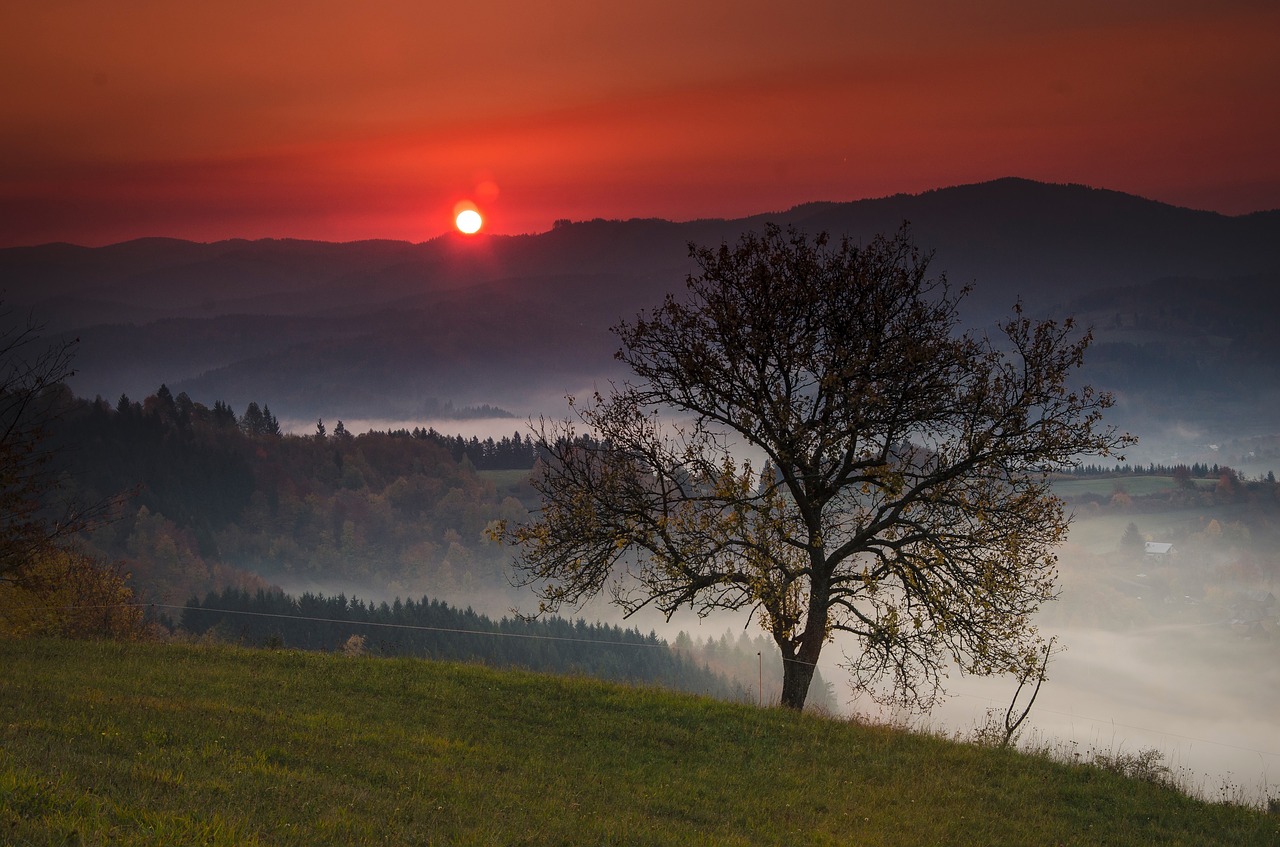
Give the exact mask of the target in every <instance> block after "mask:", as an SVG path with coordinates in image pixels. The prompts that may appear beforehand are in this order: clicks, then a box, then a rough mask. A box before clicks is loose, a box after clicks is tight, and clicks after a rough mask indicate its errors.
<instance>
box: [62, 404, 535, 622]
mask: <svg viewBox="0 0 1280 847" xmlns="http://www.w3.org/2000/svg"><path fill="white" fill-rule="evenodd" d="M54 402H56V404H57V405H58V406H59V407H60V408H59V410H58V414H57V422H56V425H55V426H54V428H53V430H52V431H51V432H50V434H49V438H50V443H51V445H52V446H53V448H54V451H55V453H56V455H57V457H58V462H59V464H60V468H59V469H60V472H61V477H62V481H63V484H64V487H65V488H66V489H68V492H69V493H70V494H72V495H74V496H76V497H78V498H79V499H81V500H84V501H86V502H98V501H100V500H104V499H107V498H111V497H114V496H117V495H123V497H122V499H121V501H120V503H119V506H118V508H117V510H116V515H117V518H118V519H117V520H114V521H111V522H108V523H105V524H104V525H102V526H99V527H98V528H97V529H95V530H94V531H92V532H91V533H90V534H89V535H88V537H87V538H86V539H85V540H86V542H87V545H88V547H89V548H90V551H91V552H94V553H97V554H99V555H101V556H103V557H104V558H106V559H108V560H122V561H123V562H124V563H125V566H126V568H127V569H128V570H130V571H131V572H132V573H133V585H134V587H135V590H136V591H137V592H138V594H139V595H140V597H141V598H142V599H145V600H154V601H160V602H182V601H184V600H186V599H187V598H188V597H190V596H192V594H200V593H203V592H205V591H207V590H213V589H221V588H222V587H224V586H225V585H237V586H244V587H265V586H267V585H269V584H272V583H283V584H294V585H303V586H305V585H326V584H327V585H339V586H346V587H348V588H350V587H359V586H377V587H378V589H379V590H380V591H384V592H386V593H387V594H388V595H390V594H397V593H398V594H411V593H430V594H431V595H432V596H437V597H457V596H461V595H463V594H468V595H474V593H476V592H480V591H489V590H499V591H503V590H505V591H509V590H510V586H509V584H508V581H507V579H506V574H505V570H504V569H505V565H506V561H507V558H508V555H509V551H506V550H503V549H501V548H499V547H497V546H496V545H494V544H493V543H492V542H491V541H489V539H488V538H487V536H486V535H485V529H486V527H487V525H488V524H489V522H490V521H492V520H495V519H498V518H503V517H506V518H513V519H521V518H523V517H524V516H525V515H526V514H527V509H528V506H527V505H526V504H524V503H521V502H520V501H519V500H517V499H515V498H513V497H511V496H504V495H502V494H500V493H499V491H498V489H497V488H496V487H495V486H494V484H493V483H492V482H491V481H489V480H487V479H485V478H484V477H483V472H482V471H480V470H478V469H480V468H508V469H510V468H516V469H519V468H528V467H530V466H532V464H533V460H534V456H533V452H532V445H531V444H530V443H529V441H528V440H527V439H524V438H521V437H520V436H518V434H515V433H513V435H512V436H511V437H510V438H504V439H502V440H499V441H496V442H495V441H494V440H492V439H486V440H485V441H481V440H479V439H476V438H464V437H462V436H460V435H454V436H446V435H443V434H440V433H437V432H435V431H434V430H423V429H417V430H412V431H409V430H400V431H394V432H367V433H362V434H355V433H351V432H349V431H347V430H346V428H345V427H344V426H343V425H342V424H341V422H338V421H335V422H333V423H332V425H323V424H322V425H321V426H318V427H317V431H316V432H315V433H314V434H312V435H307V436H298V435H285V434H281V433H280V431H279V426H278V423H277V421H276V420H275V417H274V415H273V414H272V413H271V410H270V404H269V403H267V404H264V405H262V406H259V405H258V404H257V403H256V402H255V403H251V404H250V405H249V407H248V408H246V409H245V411H243V412H242V413H239V414H237V412H236V411H235V410H234V409H232V408H231V407H230V406H229V405H227V404H225V403H222V402H219V401H215V402H214V404H213V405H212V406H206V405H204V404H203V403H199V402H195V401H193V400H191V398H189V397H187V396H186V395H185V394H179V395H178V396H177V397H174V396H173V395H172V394H171V393H170V392H169V391H168V390H167V389H165V388H164V387H163V386H162V387H161V389H160V390H159V391H157V392H156V393H155V394H153V395H151V396H149V397H147V398H145V399H143V400H141V401H133V400H130V399H129V398H128V397H121V398H120V400H119V401H117V402H116V403H114V404H113V403H109V402H107V401H104V400H101V399H97V400H92V401H90V400H84V399H78V398H75V397H73V396H72V395H71V394H70V392H68V391H66V390H64V391H63V392H62V393H61V394H59V395H58V396H57V398H56V400H55V401H54Z"/></svg>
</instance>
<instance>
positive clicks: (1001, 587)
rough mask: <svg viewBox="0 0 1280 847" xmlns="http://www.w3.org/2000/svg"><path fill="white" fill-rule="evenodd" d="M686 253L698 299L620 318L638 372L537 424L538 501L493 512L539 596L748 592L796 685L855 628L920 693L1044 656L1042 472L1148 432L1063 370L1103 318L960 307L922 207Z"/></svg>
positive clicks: (655, 600)
mask: <svg viewBox="0 0 1280 847" xmlns="http://www.w3.org/2000/svg"><path fill="white" fill-rule="evenodd" d="M690 254H691V256H692V257H693V258H694V260H695V261H696V263H697V265H698V267H699V269H700V272H699V273H696V274H694V275H692V276H690V277H689V279H688V282H687V288H688V292H687V295H688V296H687V298H685V299H683V300H680V299H677V298H675V297H674V296H668V297H667V298H666V300H665V301H664V302H663V303H662V304H661V305H660V306H658V307H657V308H656V309H654V310H652V311H651V312H649V313H645V314H641V315H639V316H638V317H637V318H636V319H635V320H634V321H630V322H623V323H621V324H619V325H618V326H617V327H615V328H614V332H615V333H616V334H617V336H618V338H619V339H620V342H621V348H620V350H619V351H618V353H617V358H618V359H620V360H621V361H623V362H625V363H626V364H627V365H628V366H630V368H631V370H632V371H633V372H634V374H635V379H634V380H633V381H628V382H626V383H623V384H622V385H620V386H614V387H612V389H611V390H610V391H609V392H608V393H607V395H602V394H600V393H597V394H596V395H595V396H594V397H592V398H591V399H590V400H589V401H588V402H586V403H579V402H576V401H574V400H572V399H571V401H570V404H571V407H572V409H573V412H574V415H573V416H572V417H571V418H570V419H569V420H565V421H543V422H542V424H541V426H540V427H539V431H538V432H536V433H535V434H536V436H537V438H538V441H539V448H540V450H541V451H542V454H543V455H544V456H546V460H545V461H544V462H543V463H542V464H541V465H540V468H539V469H538V470H537V472H536V473H535V478H534V485H535V487H536V489H537V491H538V492H539V494H540V495H541V498H542V506H541V509H540V510H539V511H538V512H536V513H535V514H534V516H533V517H532V519H531V520H530V521H529V522H527V523H525V524H523V525H518V526H516V525H510V526H505V525H504V526H502V527H500V528H499V530H498V531H499V533H500V534H501V535H502V536H503V537H504V538H505V539H506V540H507V541H509V542H511V543H513V544H517V545H519V551H518V554H517V559H516V567H517V571H518V573H519V574H520V576H521V578H522V579H523V580H524V581H525V582H527V583H528V584H531V585H534V586H535V587H536V589H537V591H538V592H539V594H540V598H541V603H540V610H543V611H550V610H556V609H558V608H559V607H560V606H561V605H562V604H564V603H570V604H575V603H579V602H582V601H584V600H586V599H587V598H589V597H591V596H593V595H595V594H597V593H599V592H602V591H607V592H608V593H609V594H610V596H611V597H612V598H613V600H614V601H615V602H617V603H618V604H620V605H621V606H622V608H623V609H625V610H626V611H627V612H629V613H630V612H634V611H636V610H638V609H640V608H643V607H646V606H653V607H656V608H658V609H660V610H661V611H663V612H664V613H666V614H667V615H668V616H670V615H671V614H673V613H674V612H675V611H676V610H677V609H680V608H682V607H687V608H692V609H695V610H697V611H698V612H700V613H707V612H710V611H712V610H715V609H751V610H752V611H753V612H754V613H755V614H757V615H758V616H759V619H760V621H761V622H762V624H763V626H764V628H765V629H766V630H767V631H768V632H769V633H770V634H771V635H772V637H773V639H774V640H775V641H776V642H777V644H778V646H779V648H780V649H781V651H782V655H783V658H784V662H783V688H782V702H783V704H784V705H786V706H789V707H793V708H800V707H802V706H803V704H804V701H805V697H806V694H807V690H808V686H809V682H810V680H811V677H812V675H813V671H814V668H815V667H816V664H817V662H818V659H819V656H820V655H821V652H822V649H823V647H824V645H825V644H827V643H829V642H830V641H831V640H833V638H834V637H835V635H836V634H837V633H846V634H848V635H849V636H851V637H853V638H854V639H856V640H857V643H858V648H857V650H856V651H851V652H849V653H846V661H847V662H848V666H849V668H850V670H851V671H852V672H853V674H854V678H855V680H856V682H857V684H858V685H859V686H860V687H861V688H863V689H864V690H865V691H867V692H868V693H870V694H872V695H873V696H876V697H879V698H884V699H888V700H891V701H894V702H899V703H904V704H908V705H912V706H918V707H928V706H929V705H930V704H931V703H932V702H933V700H934V698H935V697H936V696H937V694H938V693H939V692H940V690H941V687H940V686H941V679H942V676H943V674H944V672H945V669H946V667H947V665H948V664H949V663H950V662H953V661H954V662H956V663H958V664H959V666H960V667H961V668H962V669H963V670H965V671H966V672H971V673H978V674H994V673H1004V672H1009V673H1024V672H1025V671H1026V670H1027V669H1028V668H1030V667H1032V666H1033V664H1034V663H1035V662H1037V660H1038V656H1039V654H1040V647H1041V642H1040V640H1039V638H1038V636H1037V633H1036V630H1035V627H1034V625H1033V623H1032V615H1033V613H1034V612H1035V611H1036V609H1037V608H1038V607H1039V606H1040V604H1041V603H1043V602H1044V601H1046V600H1049V599H1051V598H1052V597H1054V596H1055V577H1056V572H1055V554H1054V549H1055V547H1056V546H1057V545H1058V544H1059V543H1060V542H1061V541H1062V539H1063V536H1064V534H1065V532H1066V530H1067V527H1068V523H1069V518H1068V516H1067V515H1066V514H1065V513H1064V510H1063V507H1062V503H1061V502H1060V501H1059V500H1058V499H1057V498H1056V497H1054V496H1053V494H1052V493H1051V491H1050V487H1049V475H1050V474H1051V473H1053V472H1055V471H1061V470H1065V469H1068V468H1070V467H1071V466H1072V465H1073V464H1074V463H1075V462H1076V460H1077V457H1079V456H1080V455H1082V454H1093V455H1108V454H1111V453H1113V452H1114V451H1116V450H1117V449H1119V448H1121V447H1122V446H1124V445H1125V444H1126V443H1129V442H1130V440H1131V439H1130V438H1129V436H1127V435H1119V434H1117V433H1116V432H1115V431H1114V429H1111V428H1108V427H1106V426H1104V425H1103V422H1102V414H1103V411H1104V410H1105V409H1106V408H1107V407H1109V406H1110V405H1111V398H1110V396H1108V395H1106V394H1104V393H1100V392H1096V391H1094V390H1093V389H1091V388H1089V387H1072V386H1071V384H1070V379H1071V377H1072V376H1073V374H1074V371H1075V370H1076V369H1077V368H1078V367H1079V366H1080V365H1081V363H1082V361H1083V356H1084V352H1085V349H1086V348H1087V346H1088V345H1089V342H1090V335H1089V333H1087V332H1083V333H1082V332H1080V331H1078V330H1077V328H1076V327H1075V326H1074V324H1073V322H1072V321H1070V320H1067V321H1064V322H1055V321H1033V320H1031V319H1029V318H1027V317H1026V316H1025V315H1024V314H1023V311H1022V309H1021V307H1020V306H1015V307H1014V309H1013V314H1012V316H1011V317H1010V318H1009V319H1008V320H1007V321H1006V322H1005V323H1003V325H1002V326H1001V327H1000V332H999V333H993V334H982V333H977V332H974V331H967V332H962V331H960V327H959V318H958V313H957V307H958V305H959V303H960V302H961V300H962V299H963V297H964V296H965V294H966V292H967V289H965V290H959V291H956V290H953V288H952V287H951V286H950V285H949V283H948V282H947V280H946V277H945V275H938V276H931V275H930V273H929V263H930V259H931V255H929V254H926V253H923V252H922V251H920V250H919V249H918V248H917V247H916V246H915V245H914V243H913V242H912V240H911V238H910V234H909V232H908V231H907V229H906V227H905V226H904V227H903V229H902V230H900V231H899V232H897V233H896V234H895V235H893V236H880V237H877V238H875V239H874V240H872V241H871V242H870V243H868V244H866V245H865V246H860V245H858V244H855V243H854V242H853V241H851V240H849V239H847V238H846V239H843V240H840V241H839V242H838V243H833V242H832V241H831V240H830V239H829V238H828V236H826V235H825V234H824V235H818V236H817V237H815V238H812V239H810V238H809V237H808V236H807V235H805V234H803V233H800V232H797V231H794V230H787V231H783V230H781V229H779V228H777V227H774V226H770V227H768V228H767V229H765V231H764V232H763V233H761V234H757V233H747V234H745V235H743V236H742V238H741V239H740V241H739V242H738V243H737V244H736V245H729V244H723V245H720V246H719V247H698V246H696V245H690ZM668 419H670V420H668ZM579 428H583V429H585V430H586V431H588V432H589V433H590V434H591V435H592V436H594V437H595V439H597V441H590V442H586V441H582V440H581V439H580V438H579V437H578V434H577V430H578V429H579Z"/></svg>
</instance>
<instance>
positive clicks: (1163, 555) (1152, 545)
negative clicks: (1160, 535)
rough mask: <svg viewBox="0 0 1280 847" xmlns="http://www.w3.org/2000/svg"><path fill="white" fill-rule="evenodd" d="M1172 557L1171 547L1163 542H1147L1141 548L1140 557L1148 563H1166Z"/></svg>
mask: <svg viewBox="0 0 1280 847" xmlns="http://www.w3.org/2000/svg"><path fill="white" fill-rule="evenodd" d="M1172 555H1173V545H1172V544H1170V543H1168V542H1164V541H1147V542H1145V543H1144V544H1143V546H1142V556H1143V558H1144V559H1146V560H1147V561H1149V562H1155V563H1157V564H1158V563H1161V562H1165V561H1168V559H1169V557H1170V556H1172Z"/></svg>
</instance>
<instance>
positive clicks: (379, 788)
mask: <svg viewBox="0 0 1280 847" xmlns="http://www.w3.org/2000/svg"><path fill="white" fill-rule="evenodd" d="M0 669H2V673H0V843H5V844H36V845H45V844H102V845H106V844H110V845H161V844H163V845H174V844H184V845H185V844H209V845H232V844H236V845H255V844H258V845H267V844H271V845H277V844H279V845H323V844H334V845H337V844H342V845H357V844H415V845H437V844H438V845H444V844H450V845H469V844H574V845H577V844H586V845H606V844H608V845H621V844H636V845H666V844H671V845H676V844H681V845H685V844H704V845H746V844H788V845H801V844H803V845H823V844H831V845H834V844H841V845H844V844H857V845H867V844H874V845H924V844H945V845H966V844H973V845H992V844H1000V845H1015V844H1028V845H1032V844H1034V845H1097V844H1126V845H1129V844H1135V845H1136V844H1151V845H1157V844H1158V845H1215V844H1221V845H1233V847H1239V845H1262V844H1269V845H1275V844H1280V816H1275V815H1266V814H1263V813H1261V812H1258V811H1255V810H1249V809H1244V808H1240V807H1235V806H1223V805H1211V804H1206V803H1203V802H1200V801H1197V800H1193V799H1191V798H1189V797H1187V796H1185V795H1183V794H1180V793H1178V792H1177V791H1174V790H1172V789H1169V788H1166V787H1163V786H1160V785H1155V784H1151V783H1147V782H1142V781H1137V780H1130V779H1125V778H1122V777H1121V776H1118V775H1117V774H1114V773H1111V772H1109V771H1106V770H1103V769H1101V768H1097V767H1092V766H1085V765H1068V764H1061V763H1055V762H1051V761H1049V760H1047V759H1045V758H1043V757H1039V756H1028V755H1023V754H1018V753H1015V752H1013V751H1009V750H1000V749H986V748H980V747H975V746H972V745H967V744H957V743H953V742H949V741H946V740H943V739H939V738H935V737H931V736H926V735H918V734H917V735H913V734H905V733H901V732H898V731H894V730H890V729H886V728H882V727H867V726H861V725H858V724H854V723H846V722H839V721H830V720H825V719H821V718H817V717H812V716H802V715H796V714H792V713H788V712H784V711H780V710H768V709H765V710H760V709H753V708H749V707H743V706H735V705H729V704H725V703H720V702H714V701H710V700H704V699H698V698H693V697H687V696H680V695H674V694H669V693H663V692H658V691H649V690H636V689H629V688H623V687H617V686H610V685H605V684H601V683H597V682H593V681H589V680H581V679H561V678H553V677H545V676H537V675H533V674H525V673H516V672H506V671H504V672H497V671H493V670H488V669H484V668H479V667H473V666H461V665H448V664H438V663H429V662H424V661H417V660H389V659H373V658H347V657H343V656H337V655H321V654H303V653H293V652H267V651H249V650H243V649H237V648H229V647H196V646H182V645H121V644H111V643H71V642H54V641H36V642H0Z"/></svg>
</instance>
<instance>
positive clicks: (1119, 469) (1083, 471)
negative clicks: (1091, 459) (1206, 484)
mask: <svg viewBox="0 0 1280 847" xmlns="http://www.w3.org/2000/svg"><path fill="white" fill-rule="evenodd" d="M1224 473H1225V474H1231V475H1232V476H1238V475H1239V474H1237V472H1236V471H1235V470H1233V469H1232V468H1229V467H1227V466H1226V465H1218V464H1213V465H1207V464H1204V463H1203V462H1195V463H1193V464H1190V465H1185V464H1179V465H1157V464H1154V463H1152V464H1147V465H1125V464H1117V465H1114V466H1113V467H1110V468H1107V467H1103V466H1102V465H1077V466H1076V467H1074V468H1072V470H1071V474H1072V476H1173V477H1177V476H1182V475H1187V476H1190V477H1192V478H1194V479H1218V478H1220V477H1221V476H1222V475H1223V474H1224Z"/></svg>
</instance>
